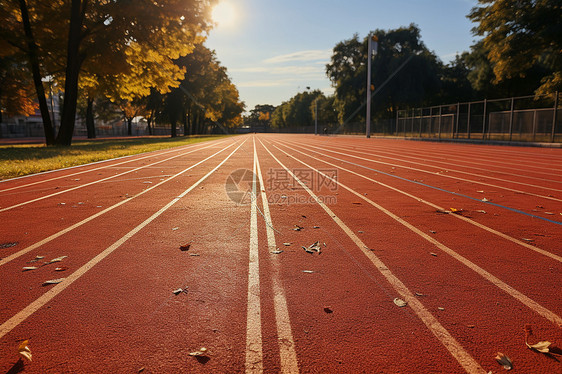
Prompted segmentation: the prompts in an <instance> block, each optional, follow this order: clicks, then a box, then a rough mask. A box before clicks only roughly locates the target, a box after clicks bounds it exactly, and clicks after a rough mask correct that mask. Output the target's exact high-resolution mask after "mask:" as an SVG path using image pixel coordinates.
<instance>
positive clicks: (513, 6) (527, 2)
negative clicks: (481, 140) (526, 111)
mask: <svg viewBox="0 0 562 374" xmlns="http://www.w3.org/2000/svg"><path fill="white" fill-rule="evenodd" d="M478 3H479V6H476V7H474V8H473V9H472V11H471V12H470V14H469V15H468V18H470V19H471V20H472V21H473V22H475V23H477V26H476V27H474V29H473V32H474V33H475V34H476V35H479V36H482V37H483V48H484V49H485V50H486V51H487V56H488V58H489V60H490V62H491V65H492V70H493V72H494V76H495V80H496V82H502V81H504V80H509V79H514V78H520V79H525V78H529V80H530V81H531V82H533V81H534V80H535V79H536V78H537V76H538V77H542V79H541V80H540V84H539V85H538V86H536V87H535V88H534V89H537V93H549V92H553V91H555V90H561V89H562V22H561V21H560V20H561V19H562V4H561V3H560V1H552V0H479V1H478Z"/></svg>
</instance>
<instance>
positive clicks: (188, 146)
mask: <svg viewBox="0 0 562 374" xmlns="http://www.w3.org/2000/svg"><path fill="white" fill-rule="evenodd" d="M225 141H226V140H223V141H219V142H216V143H214V144H215V145H216V144H219V143H223V142H225ZM197 145H201V143H196V144H188V145H186V146H181V147H177V148H181V149H177V148H174V149H171V150H166V151H164V152H162V153H159V154H158V155H165V154H168V153H172V152H176V151H183V150H184V149H186V148H193V147H195V146H197ZM154 152H158V151H150V152H143V153H139V154H136V155H130V156H123V157H117V158H112V159H109V160H101V161H97V162H90V163H88V164H82V165H76V166H71V167H68V168H62V169H56V170H48V171H44V172H41V173H35V174H29V175H24V176H22V177H17V178H10V179H5V180H2V181H0V182H8V181H13V180H17V179H20V178H25V177H32V176H38V175H42V174H46V173H54V172H57V171H63V170H68V169H74V168H79V167H86V166H91V165H95V164H98V163H102V162H111V161H115V160H120V159H123V158H128V157H135V156H139V155H143V154H144V155H146V156H143V157H139V158H135V159H132V160H126V161H122V162H118V163H116V164H111V165H105V166H100V167H98V168H94V169H90V170H84V171H79V172H76V173H71V174H65V175H61V176H58V177H54V178H49V179H42V180H40V181H37V182H32V183H28V184H22V185H20V186H15V187H10V188H5V189H3V190H0V192H6V191H11V190H15V189H18V188H24V187H29V186H33V185H36V184H40V183H45V182H51V181H54V180H57V179H62V178H68V177H72V176H75V175H79V174H84V173H89V172H92V171H97V170H101V169H107V168H111V167H115V166H118V165H122V164H127V163H130V162H135V161H140V160H144V159H146V158H150V157H153V156H154V155H153V154H152V153H154ZM158 155H157V156H158Z"/></svg>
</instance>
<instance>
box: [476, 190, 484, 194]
mask: <svg viewBox="0 0 562 374" xmlns="http://www.w3.org/2000/svg"><path fill="white" fill-rule="evenodd" d="M476 192H478V193H484V191H482V190H480V191H476Z"/></svg>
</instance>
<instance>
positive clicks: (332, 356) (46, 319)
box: [0, 135, 562, 373]
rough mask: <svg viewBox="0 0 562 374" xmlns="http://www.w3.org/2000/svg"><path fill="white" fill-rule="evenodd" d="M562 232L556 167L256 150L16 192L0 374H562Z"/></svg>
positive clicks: (366, 150) (347, 151)
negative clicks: (502, 361)
mask: <svg viewBox="0 0 562 374" xmlns="http://www.w3.org/2000/svg"><path fill="white" fill-rule="evenodd" d="M561 214H562V151H561V150H558V149H535V148H515V147H496V146H481V145H454V144H438V143H426V142H410V141H403V140H382V139H362V138H344V137H338V138H334V137H320V136H316V137H315V136H308V135H298V136H297V135H245V136H239V137H233V138H228V139H223V140H216V141H211V142H207V143H201V144H196V145H190V146H185V147H180V148H174V149H170V150H166V151H159V152H153V153H148V154H142V155H137V156H134V157H128V158H123V159H118V160H111V161H107V162H101V163H96V164H91V165H85V166H81V167H76V168H71V169H66V170H59V171H55V172H50V173H44V174H40V175H34V176H29V177H24V178H19V179H13V180H8V181H4V182H2V183H0V217H1V218H0V219H1V222H2V224H1V227H0V245H1V248H0V258H2V259H1V260H0V323H1V325H0V372H2V373H4V372H12V373H14V372H19V371H24V372H30V373H109V372H111V373H137V372H144V373H180V372H181V373H239V372H246V373H261V372H265V373H276V372H282V373H298V372H301V373H362V372H364V373H488V372H493V373H501V372H503V371H504V369H503V368H502V367H501V366H500V365H499V364H498V363H497V362H496V361H495V359H494V357H495V356H496V355H497V354H498V352H501V353H503V354H505V355H507V356H508V357H509V358H510V359H511V361H512V362H513V370H514V371H513V372H518V373H562V363H561V362H560V356H555V355H550V356H549V355H546V354H543V353H539V352H536V351H533V350H531V349H529V348H527V346H526V345H525V326H528V327H530V328H531V329H532V335H530V336H529V337H528V342H529V344H534V343H537V342H538V341H545V340H546V341H550V342H552V345H553V346H558V347H560V346H562V291H561V284H562V246H561V244H560V243H561V240H560V239H561V237H562V235H561V233H562V215H561ZM315 242H318V246H317V247H315V248H316V249H319V250H320V253H318V252H317V251H315V250H310V251H311V252H313V253H308V252H306V251H305V250H304V249H303V246H304V247H309V246H311V245H312V244H313V243H315ZM187 244H189V249H188V250H183V251H182V250H180V245H187ZM184 249H185V248H184ZM37 256H43V258H41V259H39V260H37V261H34V259H36V258H37ZM61 256H67V257H65V258H62V260H61V261H59V262H54V263H48V262H49V261H51V260H53V259H56V258H59V257H61ZM24 267H37V268H36V269H34V270H28V271H23V268H24ZM57 269H58V270H59V271H57ZM61 278H63V279H62V281H61V282H60V283H58V284H51V285H43V284H44V282H45V281H48V280H53V279H59V280H60V279H61ZM179 289H182V290H184V291H183V292H179ZM175 290H177V291H178V292H179V293H178V294H174V293H173V291H175ZM395 299H400V300H402V301H404V302H405V303H407V304H406V305H405V306H398V305H397V304H396V303H395V302H394V301H395ZM400 300H396V302H397V303H398V304H400ZM402 305H403V304H402ZM25 339H28V340H29V348H30V349H31V352H32V354H33V361H32V362H26V363H25V364H24V365H22V363H21V362H18V359H19V355H18V352H17V347H18V344H19V343H20V342H21V341H22V340H25ZM201 348H206V351H205V350H201ZM198 351H199V352H198ZM194 352H198V353H200V355H199V356H192V355H190V353H194Z"/></svg>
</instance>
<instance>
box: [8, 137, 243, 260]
mask: <svg viewBox="0 0 562 374" xmlns="http://www.w3.org/2000/svg"><path fill="white" fill-rule="evenodd" d="M234 144H235V143H233V144H230V145H228V146H226V147H225V148H223V149H221V150H220V151H218V152H216V153H213V154H212V155H211V156H209V157H207V158H205V159H203V160H201V161H199V162H197V163H195V164H193V165H191V166H190V167H188V168H187V169H184V170H182V171H180V172H179V173H177V174H174V175H173V176H171V177H170V178H168V179H165V180H163V181H161V182H159V183H157V184H155V185H154V186H151V187H150V188H147V189H145V190H142V191H141V192H139V193H138V194H136V195H133V196H131V197H130V198H129V199H126V200H121V201H120V202H118V203H116V204H114V205H112V206H110V207H107V208H105V209H104V210H102V211H100V212H98V213H96V214H93V215H91V216H90V217H87V218H85V219H83V220H82V221H80V222H77V223H75V224H73V225H71V226H69V227H67V228H65V229H63V230H60V231H59V232H56V233H54V234H52V235H51V236H49V237H47V238H45V239H43V240H41V241H38V242H37V243H35V244H32V245H30V246H28V247H25V248H23V249H21V250H20V251H18V252H15V253H12V254H11V255H9V256H7V257H4V258H3V259H0V266H2V265H5V264H7V263H8V262H10V261H12V260H15V259H16V258H18V257H20V256H23V255H24V254H26V253H28V252H31V251H33V250H34V249H36V248H39V247H40V246H42V245H44V244H47V243H49V242H50V241H52V240H55V239H56V238H58V237H60V236H62V235H64V234H66V233H68V232H70V231H72V230H74V229H75V228H78V227H80V226H82V225H84V224H86V223H88V222H90V221H92V220H93V219H96V218H98V217H99V216H102V215H104V214H105V213H107V212H109V211H111V210H113V209H115V208H117V207H119V206H121V205H123V204H126V203H128V202H129V201H131V200H133V199H135V198H137V197H139V196H141V195H144V194H145V193H147V192H149V191H152V190H153V189H155V188H157V187H159V186H161V185H162V184H164V183H166V182H169V181H171V180H172V179H175V178H177V177H179V176H180V175H182V174H184V173H186V172H187V171H189V170H191V169H193V168H194V167H196V166H198V165H201V164H202V163H203V162H205V161H207V160H209V159H211V158H213V157H215V156H216V155H218V154H219V153H221V152H224V151H225V150H227V149H228V148H230V147H232V146H233V145H234ZM209 147H212V146H208V147H203V148H199V149H198V150H201V149H205V148H209Z"/></svg>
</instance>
